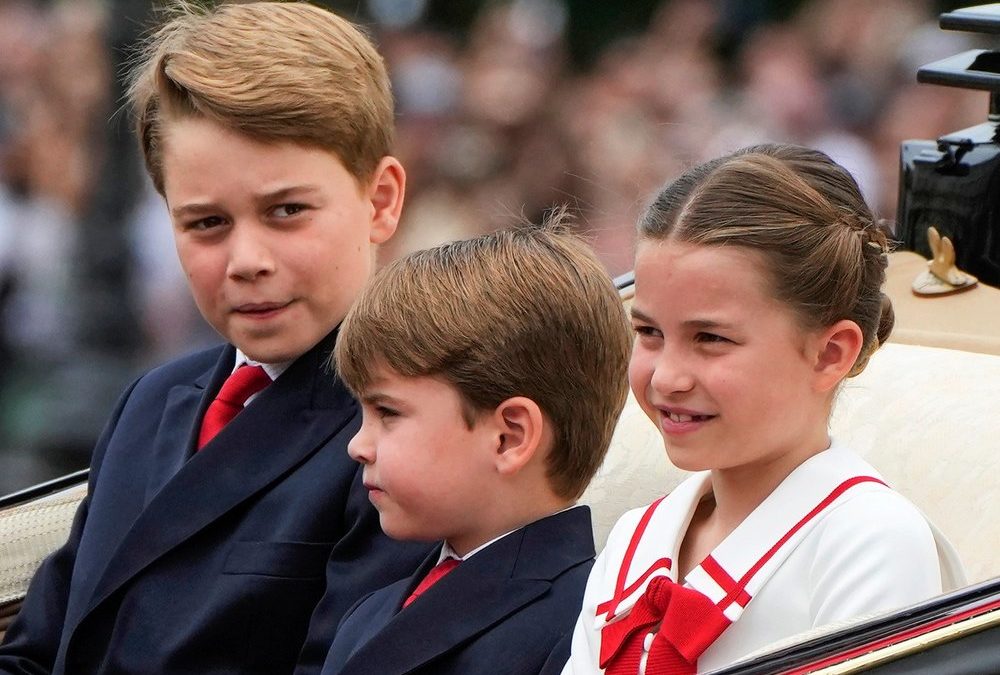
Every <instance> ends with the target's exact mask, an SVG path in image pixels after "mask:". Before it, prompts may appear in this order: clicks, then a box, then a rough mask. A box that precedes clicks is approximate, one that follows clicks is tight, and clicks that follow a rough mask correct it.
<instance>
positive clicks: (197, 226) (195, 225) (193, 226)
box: [184, 216, 225, 232]
mask: <svg viewBox="0 0 1000 675" xmlns="http://www.w3.org/2000/svg"><path fill="white" fill-rule="evenodd" d="M224 223H225V221H224V220H223V219H222V217H221V216H208V217H207V218H201V219H200V220H193V221H191V222H189V223H185V224H184V229H185V230H194V231H196V232H205V231H207V230H211V229H213V228H216V227H219V226H220V225H223V224H224Z"/></svg>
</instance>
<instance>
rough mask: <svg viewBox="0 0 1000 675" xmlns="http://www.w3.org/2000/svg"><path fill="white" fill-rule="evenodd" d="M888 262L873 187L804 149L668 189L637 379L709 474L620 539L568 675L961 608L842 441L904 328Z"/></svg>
mask: <svg viewBox="0 0 1000 675" xmlns="http://www.w3.org/2000/svg"><path fill="white" fill-rule="evenodd" d="M886 253H887V241H886V236H885V234H884V233H883V232H882V231H881V229H880V228H879V225H878V224H877V222H876V220H875V218H874V216H873V215H872V212H871V210H870V209H869V208H868V206H867V205H866V204H865V201H864V198H863V197H862V195H861V192H860V190H859V189H858V186H857V183H856V182H855V181H854V179H853V178H852V177H851V176H850V174H849V173H848V172H847V171H846V170H844V169H843V168H842V167H840V166H839V165H838V164H836V163H834V162H833V161H832V160H830V158H829V157H827V156H826V155H824V154H822V153H820V152H817V151H813V150H809V149H806V148H801V147H797V146H784V145H767V146H757V147H753V148H748V149H745V150H742V151H739V152H736V153H734V154H733V155H730V156H726V157H722V158H719V159H716V160H713V161H710V162H708V163H706V164H703V165H701V166H698V167H696V168H694V169H692V170H691V171H689V172H688V173H686V174H684V175H683V176H681V177H680V178H679V179H677V180H676V181H674V182H673V183H671V184H670V185H668V186H667V187H666V188H664V189H663V191H662V192H660V194H659V195H658V196H657V198H656V200H655V201H654V202H653V204H652V206H650V208H649V210H648V211H647V213H646V214H645V216H644V217H643V218H642V220H641V222H640V224H639V244H638V248H637V253H636V263H635V299H634V301H633V305H632V323H633V326H634V328H635V333H636V337H635V345H634V350H633V355H632V361H631V365H630V371H629V379H630V383H631V386H632V390H633V392H634V393H635V396H636V399H637V400H638V402H639V405H640V406H641V407H642V409H643V410H644V411H645V412H646V414H647V415H648V416H649V417H650V419H651V420H652V421H653V422H654V423H655V424H656V425H657V427H658V428H659V429H660V431H661V433H662V435H663V441H664V445H665V446H666V451H667V455H668V457H669V458H670V461H671V462H673V463H674V464H675V465H676V466H678V467H680V468H682V469H686V470H690V471H695V472H697V473H695V474H694V475H693V476H692V477H691V478H689V479H688V480H687V481H685V482H684V483H682V484H681V485H680V486H679V487H677V489H676V490H674V491H673V492H672V493H671V494H669V495H667V496H666V497H664V498H663V499H661V500H659V501H657V502H655V503H654V504H652V505H650V506H649V507H646V508H642V509H637V510H635V511H633V512H630V513H627V514H625V515H624V516H623V517H622V518H621V519H620V520H619V522H618V524H617V525H616V526H615V528H614V530H613V531H612V533H611V535H610V537H609V539H608V542H607V545H606V548H605V550H604V552H603V553H602V554H601V555H600V557H599V558H598V560H597V563H596V564H595V566H594V568H593V572H592V573H591V576H590V579H589V582H588V585H587V591H586V595H585V598H584V603H583V610H582V613H581V616H580V619H579V621H578V624H577V626H576V629H575V632H574V635H573V646H572V655H571V657H570V661H569V663H568V664H567V665H566V669H565V671H564V674H565V673H608V674H609V675H660V674H663V673H672V674H673V673H695V672H704V671H706V670H711V669H714V668H718V667H722V666H725V665H727V664H729V663H732V662H733V661H735V660H738V659H739V658H740V657H742V656H745V655H746V654H748V653H750V652H752V651H755V650H757V649H759V648H761V647H763V646H764V645H767V644H770V643H773V642H775V641H776V640H780V639H781V638H784V637H787V636H790V635H793V634H795V633H799V632H802V631H805V630H809V629H811V628H814V627H817V626H821V625H823V624H827V623H831V622H836V621H841V620H845V619H849V618H851V617H856V616H859V615H864V614H869V613H872V612H877V611H881V610H890V609H893V608H897V607H900V606H903V605H907V604H911V603H914V602H916V601H919V600H921V599H925V598H928V597H931V596H933V595H936V594H938V593H940V592H941V591H942V565H941V563H940V561H939V557H938V552H937V548H936V542H935V534H934V532H933V530H932V528H931V527H930V526H929V524H928V523H927V521H926V520H925V519H924V517H923V515H922V514H921V513H920V512H919V511H918V510H917V509H916V508H915V507H914V506H913V505H912V504H910V503H909V502H908V501H907V500H906V499H905V498H904V497H902V496H901V495H899V494H898V493H896V492H894V491H892V490H891V489H890V488H889V487H888V486H886V484H885V483H884V481H883V480H882V479H881V477H880V476H879V474H878V472H876V471H875V469H874V468H872V467H871V466H870V465H868V464H867V463H866V462H865V461H864V460H863V459H861V458H860V457H858V456H857V455H855V454H854V453H853V452H851V451H850V450H849V449H847V448H845V447H842V446H841V445H838V444H837V443H836V442H835V441H833V440H832V439H831V438H830V437H829V435H828V429H827V421H828V418H829V415H830V410H831V407H832V405H833V400H834V397H835V395H836V392H837V390H838V387H839V385H840V383H841V382H842V381H843V380H844V379H845V378H848V377H851V376H853V375H856V374H858V373H859V372H861V370H862V369H863V368H864V367H865V364H866V362H867V361H868V357H869V356H870V355H871V354H872V353H873V352H874V351H875V350H876V349H877V348H878V346H879V345H880V344H881V343H882V342H884V341H885V339H886V338H887V337H888V335H889V332H890V331H891V329H892V324H893V313H892V306H891V303H890V302H889V300H888V298H887V297H886V296H885V295H883V294H882V292H881V290H880V288H881V286H882V283H883V281H884V279H885V267H886V264H887V258H886ZM943 546H946V544H943ZM954 572H955V571H954V570H949V571H948V573H949V574H954Z"/></svg>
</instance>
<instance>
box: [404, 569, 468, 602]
mask: <svg viewBox="0 0 1000 675" xmlns="http://www.w3.org/2000/svg"><path fill="white" fill-rule="evenodd" d="M459 562H460V561H459V560H457V559H455V558H445V559H444V560H442V561H441V562H439V563H438V564H437V565H435V566H434V569H432V570H431V571H430V572H428V573H427V576H426V577H424V579H423V581H421V582H420V583H419V584H417V587H416V588H414V589H413V592H412V593H410V597H408V598H407V599H406V602H404V603H403V607H409V606H410V603H411V602H413V601H414V600H416V599H417V598H418V597H420V596H421V595H423V594H424V592H425V591H426V590H427V589H428V588H430V587H431V586H433V585H434V584H436V583H437V582H438V581H440V580H441V577H443V576H444V575H446V574H448V572H450V571H452V570H453V569H455V568H456V567H458V563H459Z"/></svg>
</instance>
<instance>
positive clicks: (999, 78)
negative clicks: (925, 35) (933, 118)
mask: <svg viewBox="0 0 1000 675" xmlns="http://www.w3.org/2000/svg"><path fill="white" fill-rule="evenodd" d="M940 22H941V28H943V29H946V30H962V31H972V32H977V33H989V34H1000V4H992V5H980V6H976V7H966V8H963V9H958V10H955V11H953V12H948V13H946V14H942V15H941V17H940ZM917 81H919V82H924V83H928V84H940V85H946V86H950V87H961V88H964V89H981V90H986V91H988V92H989V93H990V98H989V113H988V117H987V120H986V121H985V122H984V123H982V124H978V125H976V126H974V127H970V128H968V129H962V130H961V131H956V132H954V133H950V134H947V135H945V136H941V137H940V138H938V139H937V141H926V140H911V141H906V142H904V143H903V145H902V149H901V153H900V180H899V210H898V214H897V225H896V237H897V238H898V239H899V240H900V241H901V247H902V248H904V249H907V250H912V251H916V252H917V253H920V254H921V255H923V256H925V257H928V258H929V257H932V255H931V251H930V246H929V244H928V240H927V228H928V227H929V226H931V225H933V226H934V227H936V228H937V229H938V231H939V232H940V233H941V234H942V235H946V236H948V237H949V238H950V239H951V240H952V241H953V242H954V244H955V250H956V264H957V265H958V267H959V268H961V269H963V270H965V271H967V272H969V273H970V274H973V275H975V276H977V277H979V279H980V280H981V281H982V282H983V283H987V284H990V285H992V286H1000V51H994V50H989V49H973V50H970V51H966V52H962V53H961V54H956V55H955V56H950V57H948V58H946V59H942V60H940V61H935V62H934V63H930V64H928V65H926V66H923V67H922V68H920V69H919V70H918V71H917Z"/></svg>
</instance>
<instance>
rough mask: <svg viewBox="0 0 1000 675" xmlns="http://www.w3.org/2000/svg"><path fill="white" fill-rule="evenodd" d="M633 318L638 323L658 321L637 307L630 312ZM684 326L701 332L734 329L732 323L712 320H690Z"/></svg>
mask: <svg viewBox="0 0 1000 675" xmlns="http://www.w3.org/2000/svg"><path fill="white" fill-rule="evenodd" d="M630 311H631V314H632V318H633V319H636V320H637V321H642V322H643V323H650V324H654V325H655V324H656V321H654V320H653V318H652V317H650V316H648V315H647V314H645V313H644V312H643V311H642V310H641V309H636V308H635V306H633V307H632V309H631V310H630ZM683 325H684V326H687V327H690V328H695V329H699V330H703V329H715V328H729V329H731V328H733V327H734V325H733V324H732V323H726V322H725V321H713V320H712V319H688V320H687V321H685V322H683Z"/></svg>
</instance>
